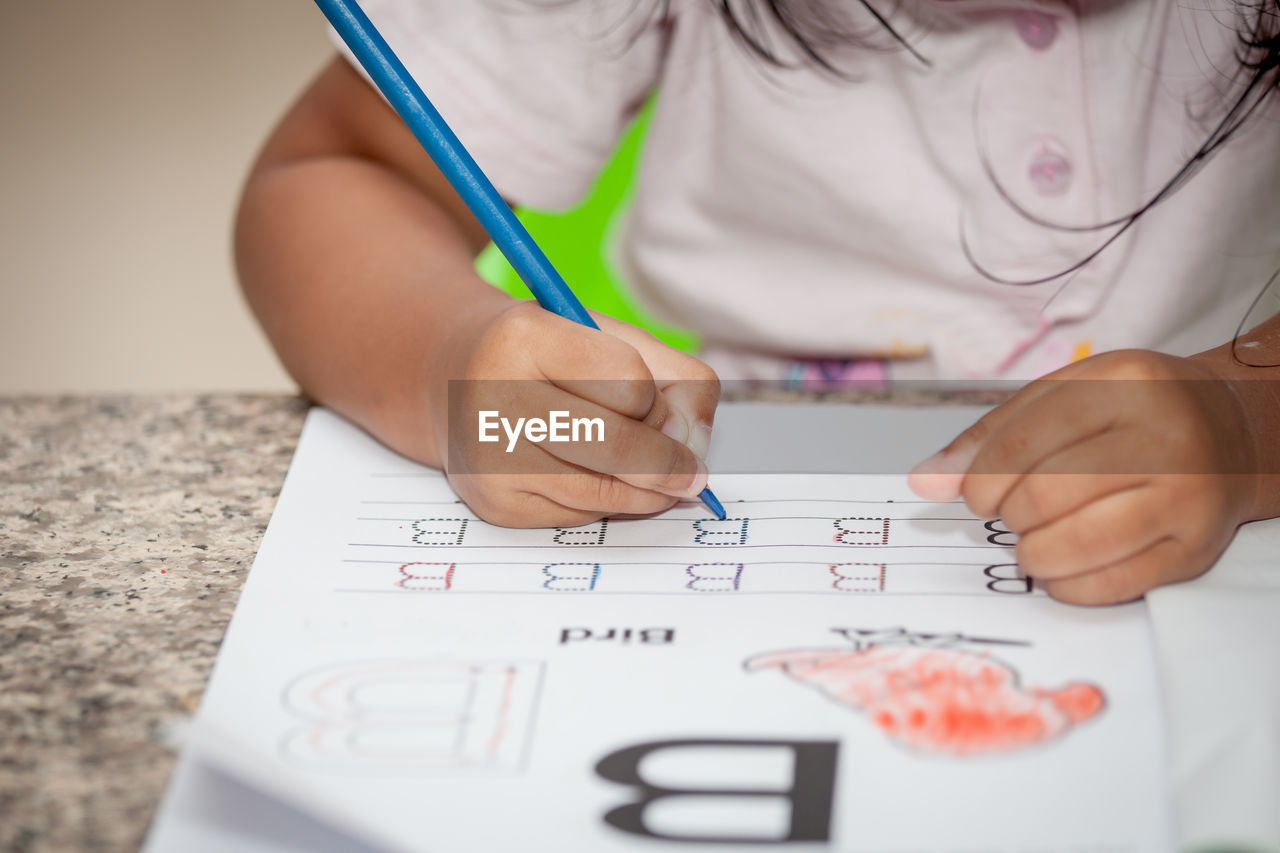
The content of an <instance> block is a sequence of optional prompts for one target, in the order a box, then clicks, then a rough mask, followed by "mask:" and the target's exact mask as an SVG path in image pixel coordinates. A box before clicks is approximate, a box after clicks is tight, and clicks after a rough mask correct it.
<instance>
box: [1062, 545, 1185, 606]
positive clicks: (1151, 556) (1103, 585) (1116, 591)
mask: <svg viewBox="0 0 1280 853" xmlns="http://www.w3.org/2000/svg"><path fill="white" fill-rule="evenodd" d="M1171 566H1173V567H1180V568H1179V569H1178V570H1176V571H1175V572H1173V573H1171V572H1170V567H1171ZM1207 568H1208V563H1204V564H1202V565H1198V564H1196V563H1194V562H1188V561H1187V559H1186V548H1185V546H1184V545H1183V543H1181V542H1180V541H1178V540H1176V539H1160V540H1158V541H1156V542H1153V543H1152V544H1151V545H1150V546H1149V547H1148V548H1146V549H1145V550H1143V551H1140V552H1138V553H1136V554H1133V555H1131V556H1129V557H1128V558H1126V559H1124V560H1121V561H1120V562H1118V563H1113V564H1111V565H1109V566H1105V567H1103V568H1099V569H1097V570H1095V571H1092V572H1086V573H1084V574H1077V575H1071V576H1069V577H1064V578H1054V579H1050V580H1046V581H1043V582H1042V584H1041V585H1042V586H1043V588H1044V590H1045V592H1047V593H1048V594H1049V595H1051V596H1053V597H1054V598H1056V599H1057V600H1059V601H1062V602H1066V603H1067V604H1081V605H1086V606H1099V605H1105V604H1121V603H1123V602H1126V601H1134V600H1136V599H1138V598H1141V597H1142V596H1143V595H1144V594H1145V593H1146V592H1147V591H1148V590H1150V589H1152V588H1153V587H1156V586H1159V585H1160V584H1165V583H1173V582H1175V581H1180V580H1190V579H1191V578H1193V577H1196V576H1197V575H1199V574H1201V573H1203V572H1204V571H1205V570H1206V569H1207Z"/></svg>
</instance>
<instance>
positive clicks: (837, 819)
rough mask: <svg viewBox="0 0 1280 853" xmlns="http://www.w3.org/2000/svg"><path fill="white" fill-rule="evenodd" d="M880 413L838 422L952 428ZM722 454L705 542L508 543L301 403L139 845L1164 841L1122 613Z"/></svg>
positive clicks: (1145, 673) (1143, 696)
mask: <svg viewBox="0 0 1280 853" xmlns="http://www.w3.org/2000/svg"><path fill="white" fill-rule="evenodd" d="M777 408H778V407H773V409H769V408H768V407H751V406H745V405H744V406H732V405H726V406H724V407H722V411H721V414H720V415H719V417H718V426H717V437H716V441H717V451H719V450H720V447H722V446H728V447H733V446H736V445H742V444H743V441H744V438H743V437H744V436H750V435H752V434H753V430H754V431H755V434H757V435H758V434H760V433H761V432H762V430H761V428H760V419H761V418H764V417H774V416H776V415H777V412H776V409H777ZM810 408H812V407H810ZM795 411H796V412H797V413H803V412H804V411H805V408H804V407H801V408H799V409H797V410H795ZM849 411H850V410H848V409H846V410H845V412H846V415H847V414H848V412H849ZM888 411H889V410H883V409H868V410H866V411H865V413H864V414H863V415H854V416H853V417H852V418H851V419H850V420H849V421H848V427H849V429H850V430H851V431H852V434H854V435H858V436H863V435H866V433H864V432H859V429H860V427H859V424H863V425H864V426H866V427H867V429H870V428H871V427H872V426H874V424H875V423H881V424H883V423H888V421H886V420H885V419H886V418H889V417H892V418H896V419H898V421H899V422H901V420H902V419H906V421H908V422H910V423H913V424H916V425H917V426H919V425H924V426H923V427H922V430H923V431H922V432H919V434H920V435H928V436H929V437H928V438H924V439H920V440H921V441H934V440H935V438H936V439H937V440H938V441H942V440H945V438H946V437H947V436H948V435H949V433H951V432H954V430H955V429H958V428H960V427H962V426H964V425H965V424H966V423H967V422H968V421H969V420H971V419H972V415H973V412H971V411H970V412H965V411H956V410H945V409H920V410H909V409H908V410H904V409H894V410H892V412H893V414H892V415H890V414H888ZM771 412H772V414H770V413H771ZM783 417H790V418H791V419H792V420H791V423H792V425H793V427H794V429H793V430H792V433H791V435H790V439H789V440H793V441H795V442H796V443H797V444H805V443H811V442H812V441H813V439H812V438H811V437H806V436H805V435H804V423H803V422H802V421H799V420H797V419H796V418H797V415H795V414H792V415H784V416H783ZM859 417H862V418H863V420H861V421H859V419H858V418H859ZM931 430H932V432H931ZM935 432H936V433H938V435H936V436H934V435H933V433H935ZM894 433H895V435H897V436H898V444H899V445H905V446H904V447H902V452H903V453H905V454H908V455H910V454H923V453H928V452H931V451H932V450H934V449H936V446H927V445H926V446H921V447H915V446H912V440H907V439H903V438H902V436H904V435H908V434H910V435H915V434H916V433H912V432H911V429H910V428H908V427H895V428H894ZM770 440H771V441H779V440H788V439H786V438H783V437H781V436H779V435H777V434H776V433H775V434H773V435H771V436H770ZM868 446H869V447H871V448H872V451H874V449H875V447H876V444H875V442H871V443H869V445H868ZM749 455H750V454H749V453H748V454H746V456H747V457H749ZM873 455H874V452H873ZM738 458H739V461H740V460H741V459H742V458H744V455H743V454H742V453H739V454H738ZM877 458H883V457H877ZM722 460H725V457H724V454H723V453H722V454H721V456H720V457H719V458H717V456H716V455H715V454H713V456H712V459H711V461H710V464H711V470H712V472H713V479H712V485H713V487H714V489H715V491H716V493H717V495H718V496H719V497H720V498H721V500H722V501H723V502H724V505H725V508H726V510H727V512H728V516H729V517H728V519H727V520H723V521H720V520H716V519H714V518H712V517H711V516H710V515H709V514H708V513H707V511H706V510H705V508H703V507H702V506H701V505H700V504H696V503H684V504H680V505H679V506H677V507H676V508H674V509H672V510H670V511H668V512H666V513H663V514H661V515H659V516H657V517H654V518H646V519H606V520H603V521H600V522H597V523H595V524H591V525H587V526H583V527H577V528H561V529H549V530H548V529H542V530H512V529H503V528H498V527H494V526H491V525H489V524H486V523H485V522H483V521H481V520H480V519H479V518H477V516H476V515H475V514H473V513H472V512H470V510H468V508H467V507H466V506H465V505H464V504H462V503H460V502H459V501H458V500H457V498H456V497H455V496H454V494H453V492H452V491H451V490H450V488H449V486H448V483H447V482H446V480H445V479H444V477H443V476H442V475H441V474H439V473H437V472H434V471H431V470H429V469H426V468H423V467H421V466H418V465H415V464H413V463H411V462H408V461H407V460H404V459H402V458H401V457H399V456H397V455H395V454H394V453H392V452H390V451H389V450H387V449H385V448H383V447H382V446H380V445H379V444H377V443H376V442H375V441H373V440H372V439H370V438H369V437H368V436H366V435H365V434H363V433H362V432H360V431H359V430H358V429H356V428H355V427H353V426H351V425H350V424H348V423H346V422H345V421H343V420H341V419H340V418H339V417H337V416H336V415H334V414H332V413H330V412H327V411H325V410H321V409H317V410H314V411H313V412H312V413H311V415H310V416H309V418H308V421H307V424H306V427H305V429H304V432H303V435H302V438H301V440H300V443H299V446H298V450H297V454H296V456H295V459H294V462H293V465H292V467H291V469H290V472H289V475H288V478H287V480H286V483H285V486H284V490H283V492H282V494H281V497H280V501H279V504H278V506H277V509H276V512H275V515H274V516H273V518H272V521H271V524H270V527H269V529H268V531H267V533H266V535H265V537H264V539H263V543H262V547H261V550H260V552H259V554H258V558H257V560H256V562H255V563H254V566H253V569H252V571H251V573H250V575H249V578H248V581H247V583H246V585H245V589H244V592H243V594H242V596H241V599H240V602H239V605H238V607H237V609H236V612H235V616H234V618H233V619H232V622H231V625H230V628H229V629H228V632H227V636H226V640H225V642H224V644H223V646H222V649H221V653H220V655H219V658H218V662H217V666H216V669H215V671H214V674H213V677H212V679H211V681H210V684H209V687H208V690H207V692H206V695H205V697H204V702H203V704H202V706H201V708H200V711H199V714H198V716H197V720H196V722H195V723H194V724H193V726H192V728H191V730H190V732H189V738H188V743H187V749H186V753H185V754H184V759H183V762H182V765H181V768H180V770H179V772H178V774H177V775H176V777H175V780H174V783H173V785H172V786H171V790H170V794H169V796H168V797H167V799H166V802H165V805H164V807H163V808H162V811H161V814H160V817H159V818H158V820H157V822H156V824H155V826H154V827H153V830H152V833H151V836H150V838H149V840H148V849H149V850H151V851H169V850H182V851H201V850H262V851H278V850H324V849H334V850H339V849H343V850H349V849H371V850H374V849H379V850H381V849H385V850H422V851H442V853H443V851H489V850H493V851H499V850H520V851H579V850H580V851H593V853H594V851H612V850H623V851H630V850H638V851H643V850H654V851H668V850H669V851H695V850H696V851H705V850H725V849H731V850H732V849H739V848H745V847H747V846H748V845H751V846H758V845H759V844H760V843H770V844H773V845H776V846H780V847H781V848H782V849H792V848H793V847H794V848H799V849H804V850H833V851H837V850H838V851H848V853H907V851H939V853H960V851H977V850H981V851H991V852H992V853H1001V852H1002V851H1008V853H1022V851H1037V853H1130V851H1133V852H1134V853H1137V851H1160V853H1165V851H1168V850H1170V849H1172V848H1173V846H1174V844H1173V841H1172V836H1171V814H1170V808H1169V801H1170V800H1169V791H1168V787H1167V783H1166V780H1167V768H1166V762H1165V755H1164V744H1165V728H1164V723H1163V720H1164V715H1163V713H1162V707H1161V702H1160V696H1159V690H1158V685H1157V681H1156V672H1157V668H1156V666H1155V662H1154V659H1153V651H1152V641H1151V631H1150V625H1149V621H1148V618H1147V611H1146V605H1144V604H1142V603H1137V604H1132V605H1126V606H1122V607H1114V608H1101V609H1088V608H1077V607H1071V606H1067V605H1062V604H1059V603H1057V602H1054V601H1053V600H1051V599H1049V598H1048V597H1047V596H1045V595H1044V594H1043V593H1042V592H1041V591H1040V590H1039V589H1037V588H1036V587H1035V586H1034V584H1033V583H1032V582H1030V581H1029V580H1027V579H1025V578H1024V577H1023V576H1022V575H1021V574H1020V573H1019V571H1018V567H1017V565H1016V563H1015V560H1014V549H1013V545H1014V544H1015V542H1016V539H1015V537H1014V536H1013V535H1012V534H1010V533H1009V532H1008V531H1006V530H1005V529H1004V528H1003V527H1001V525H1000V523H999V521H983V520H980V519H977V518H975V517H974V516H972V514H970V513H969V512H968V511H967V510H966V509H965V507H964V506H963V504H960V503H946V504H939V503H931V502H927V501H921V500H920V499H918V498H916V497H915V496H914V495H913V494H912V493H911V492H910V491H908V490H907V489H906V486H905V482H904V478H903V476H902V475H901V473H892V472H891V471H892V469H893V467H894V466H893V465H889V466H886V467H885V468H883V469H879V472H878V473H839V474H823V473H803V474H798V473H785V472H777V471H774V470H766V471H765V472H764V473H759V472H757V473H750V472H747V471H746V470H744V469H745V468H750V465H745V466H744V465H742V464H736V465H731V464H729V463H728V460H725V461H723V462H722ZM855 467H856V466H855ZM806 468H807V466H805V465H803V464H797V465H795V466H793V470H806ZM901 470H905V469H901ZM196 790H199V791H201V792H203V793H202V794H201V795H200V796H196V795H195V794H194V792H195V791H196ZM212 792H221V793H212Z"/></svg>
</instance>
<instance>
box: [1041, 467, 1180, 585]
mask: <svg viewBox="0 0 1280 853" xmlns="http://www.w3.org/2000/svg"><path fill="white" fill-rule="evenodd" d="M1150 488H1151V487H1150V486H1137V487H1134V488H1128V489H1125V490H1123V491H1120V492H1116V493H1114V494H1110V495H1107V496H1105V497H1102V498H1099V499H1098V500H1095V501H1092V502H1090V503H1089V504H1087V505H1085V506H1084V507H1082V508H1081V509H1079V510H1078V511H1076V512H1073V513H1071V514H1069V515H1067V516H1065V517H1063V518H1060V519H1058V520H1057V521H1053V522H1051V523H1049V524H1046V525H1043V526H1041V527H1037V528H1035V529H1034V530H1032V531H1031V532H1029V533H1025V534H1022V535H1020V536H1019V537H1018V545H1017V554H1018V565H1019V566H1021V567H1022V570H1023V571H1024V572H1026V573H1027V574H1028V575H1030V576H1031V577H1034V578H1037V579H1041V580H1054V579H1061V578H1067V577H1071V576H1072V575H1079V574H1087V573H1089V572H1092V571H1096V570H1098V569H1102V568H1105V567H1106V566H1109V565H1112V564H1115V563H1119V562H1122V561H1124V560H1128V559H1130V558H1132V557H1133V556H1134V555H1136V554H1138V553H1140V552H1142V551H1145V550H1146V549H1147V548H1149V547H1151V545H1152V544H1154V543H1155V542H1156V541H1158V540H1160V539H1163V538H1166V537H1167V536H1168V535H1169V532H1168V530H1167V526H1168V525H1167V519H1164V518H1160V517H1159V515H1158V513H1157V512H1156V508H1157V507H1158V505H1159V503H1158V502H1157V501H1153V500H1152V499H1151V495H1150V493H1149V491H1148V490H1149V489H1150Z"/></svg>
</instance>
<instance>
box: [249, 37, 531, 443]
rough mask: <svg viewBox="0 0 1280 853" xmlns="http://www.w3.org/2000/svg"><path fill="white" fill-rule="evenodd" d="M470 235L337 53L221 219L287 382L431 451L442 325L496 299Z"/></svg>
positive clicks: (492, 307)
mask: <svg viewBox="0 0 1280 853" xmlns="http://www.w3.org/2000/svg"><path fill="white" fill-rule="evenodd" d="M485 242H486V236H485V234H484V232H483V230H482V229H481V228H480V227H479V225H478V224H477V223H476V222H475V220H474V219H473V218H472V217H471V216H470V214H469V212H468V211H467V210H466V208H465V205H463V204H462V202H461V201H460V200H459V199H458V197H457V196H456V195H455V194H453V192H452V190H451V189H450V188H449V186H448V184H447V182H446V181H445V180H444V178H443V176H442V175H441V174H440V173H439V171H438V170H436V169H435V167H434V166H433V165H432V164H431V162H430V160H429V159H428V158H427V156H426V154H425V153H424V152H423V151H422V150H421V148H420V147H419V146H418V144H417V142H416V141H415V140H414V139H413V137H412V136H411V135H410V134H409V133H408V131H407V130H406V129H405V128H404V126H403V124H402V123H401V122H400V121H399V119H398V118H397V117H396V116H395V114H394V113H393V112H392V111H391V109H390V108H389V107H388V106H387V105H386V104H385V103H384V102H383V101H382V100H381V99H380V98H379V97H378V96H377V94H376V93H375V92H373V90H372V89H371V88H370V87H369V86H368V84H367V83H365V81H364V80H363V79H361V78H360V77H359V76H358V75H357V74H356V73H355V72H354V71H353V70H352V69H351V68H350V67H349V66H347V64H346V63H345V62H343V61H342V60H335V61H334V62H332V63H331V64H330V65H329V67H328V68H327V69H326V70H325V71H324V72H323V73H322V74H321V75H320V76H319V77H318V78H317V79H316V81H315V82H314V83H313V84H312V85H311V87H310V88H309V89H308V90H307V91H306V92H305V93H304V94H303V95H302V97H301V98H300V99H299V101H298V102H297V103H296V104H295V105H294V106H293V108H292V109H291V110H290V111H289V113H288V114H287V115H286V116H285V118H284V119H283V120H282V122H281V124H280V126H279V127H278V128H277V129H276V130H275V132H274V133H273V135H272V137H271V139H270V140H269V141H268V142H267V144H266V146H265V147H264V149H263V151H262V153H261V155H260V156H259V159H258V162H257V164H256V165H255V167H254V169H253V172H252V173H251V175H250V177H249V180H248V182H247V183H246V186H245V190H244V194H243V197H242V199H241V205H240V211H239V215H238V218H237V221H236V234H235V250H236V262H237V267H238V269H239V274H240V281H241V286H242V287H243V289H244V292H245V295H246V297H247V298H248V301H249V303H250V305H251V306H252V308H253V310H254V312H255V313H256V314H257V316H258V319H259V321H260V322H261V323H262V326H263V328H264V330H265V331H266V333H267V335H268V337H269V338H270V339H271V342H272V344H273V345H274V346H275V349H276V352H277V353H278V354H279V356H280V358H281V360H282V361H283V363H284V365H285V367H286V368H287V369H288V371H289V372H290V374H292V376H293V377H294V378H295V379H296V380H297V382H298V383H299V385H300V386H301V387H302V389H303V390H304V391H305V392H306V393H307V394H308V395H310V396H311V397H313V398H314V399H316V400H317V401H319V402H321V403H324V404H325V405H328V406H331V407H333V408H334V409H336V410H338V411H339V412H341V413H342V414H344V415H346V416H347V417H349V418H351V419H352V420H354V421H356V422H357V423H359V424H360V425H361V426H363V427H364V428H365V429H367V430H369V431H370V432H371V433H372V434H373V435H375V436H376V437H377V438H379V439H380V440H381V441H383V442H384V443H386V444H387V445H389V446H391V447H393V448H394V449H396V450H398V451H400V452H402V453H405V454H406V455H408V456H411V457H413V458H415V459H418V460H421V461H424V462H428V463H430V464H432V465H437V466H439V465H440V461H441V460H440V454H439V453H438V452H437V450H436V446H435V445H436V442H435V440H434V439H435V436H436V435H437V434H438V432H439V431H438V430H437V427H438V426H439V424H438V423H437V422H436V421H435V420H434V416H436V414H437V413H436V412H434V411H432V409H433V406H432V405H431V400H432V398H433V394H434V398H435V399H439V398H440V397H441V396H442V395H441V393H439V386H440V385H441V384H442V383H443V382H444V379H445V377H443V376H441V375H440V365H441V363H442V361H443V355H444V354H445V352H446V351H447V349H448V341H449V336H450V334H451V333H456V332H457V331H458V330H459V329H460V328H462V327H464V326H465V325H466V323H467V321H468V319H469V318H471V317H474V316H476V315H477V314H478V313H482V312H486V311H489V312H496V311H499V310H501V309H502V308H503V307H505V305H506V304H507V303H508V302H509V300H508V299H507V297H506V296H504V295H503V294H501V293H500V292H498V291H497V290H495V289H493V288H491V287H489V286H488V285H487V284H485V283H484V282H483V281H481V280H480V279H479V277H478V276H477V275H476V274H475V271H474V266H473V263H474V257H475V254H476V252H477V251H479V249H480V248H481V247H482V246H483V245H484V244H485ZM433 388H434V389H436V390H435V391H434V392H433V390H432V389H433ZM434 408H443V405H442V404H440V405H437V406H435V407H434ZM439 417H441V418H442V417H443V412H440V413H439Z"/></svg>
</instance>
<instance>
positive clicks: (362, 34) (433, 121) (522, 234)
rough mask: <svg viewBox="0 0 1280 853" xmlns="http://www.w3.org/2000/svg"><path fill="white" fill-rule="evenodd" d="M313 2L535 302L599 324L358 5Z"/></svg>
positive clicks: (710, 501) (715, 507) (706, 497)
mask: <svg viewBox="0 0 1280 853" xmlns="http://www.w3.org/2000/svg"><path fill="white" fill-rule="evenodd" d="M462 2H466V0H462ZM316 5H317V6H319V7H320V11H321V12H323V13H324V16H325V17H326V18H328V19H329V23H330V24H332V25H333V28H334V29H335V30H337V32H338V35H340V36H341V37H342V40H343V41H344V42H346V45H347V47H348V48H350V49H351V52H352V53H353V54H354V55H355V57H356V59H357V60H358V61H359V62H360V65H361V66H363V67H364V70H365V72H366V73H367V74H368V75H369V78H370V79H371V80H373V82H374V84H375V85H377V87H378V89H379V90H380V91H381V92H382V94H383V96H384V97H385V98H386V99H387V101H388V102H389V103H390V104H391V106H392V108H393V109H395V111H396V112H397V113H399V114H400V118H401V119H403V120H404V123H405V124H406V125H408V127H409V130H410V131H412V132H413V135H414V136H415V137H417V139H418V142H420V143H422V147H423V148H425V149H426V151H427V154H429V155H430V156H431V159H432V160H433V161H435V164H436V167H437V168H438V169H439V170H440V171H441V172H442V173H443V174H444V176H445V177H446V178H447V179H448V180H449V183H450V184H451V185H452V186H453V189H454V191H455V192H457V193H458V195H459V196H460V197H461V198H462V200H463V201H464V202H466V205H467V207H468V208H470V209H471V213H472V214H473V215H474V216H475V218H476V219H477V220H478V221H479V222H480V224H481V225H482V226H484V230H485V231H486V232H488V234H489V237H490V239H492V240H493V242H494V245H496V246H497V247H498V250H499V251H501V252H502V254H503V255H504V256H505V257H506V259H507V260H508V261H509V262H510V263H511V266H512V267H513V268H514V269H515V271H516V272H517V273H518V274H519V275H520V278H522V279H523V280H524V283H525V284H526V285H528V286H529V291H530V292H531V293H532V294H533V298H534V299H536V300H538V304H539V305H541V306H542V307H543V308H545V309H547V310H548V311H551V312H552V313H554V314H558V315H560V316H561V317H565V318H567V319H569V320H572V321H573V322H575V323H579V324H581V325H583V326H589V327H591V328H593V329H598V328H600V327H599V326H597V325H596V322H595V321H594V320H593V319H591V315H590V314H588V313H587V309H586V308H584V307H582V303H581V302H579V301H578V297H576V296H574V295H573V291H572V290H570V289H569V285H567V284H566V283H565V281H564V279H563V278H561V277H560V273H558V272H556V268H555V267H553V266H552V265H551V261H549V260H547V256H546V255H545V254H543V252H542V250H541V249H540V248H538V244H537V243H535V242H534V241H533V237H532V236H531V235H530V234H529V232H528V230H527V229H526V228H525V227H524V225H522V224H521V223H520V220H519V219H517V218H516V215H515V214H514V213H512V212H511V208H510V207H508V206H507V203H506V202H505V201H503V199H502V196H501V195H500V194H499V193H498V191H497V189H495V188H494V186H493V184H492V182H490V180H489V179H488V177H486V176H485V174H484V172H483V171H481V170H480V166H479V165H478V164H477V163H476V161H475V160H473V159H472V157H471V155H470V154H469V153H467V149H466V148H465V147H463V145H462V142H461V141H460V140H459V139H458V137H457V136H456V135H454V132H453V131H452V130H451V129H450V128H449V125H448V124H446V123H445V120H444V118H443V117H441V115H440V113H439V112H437V111H436V108H435V107H434V106H433V105H432V104H431V101H430V100H429V99H428V98H427V96H426V94H425V93H424V92H423V91H422V87H420V86H419V85H418V83H417V81H415V80H414V79H413V76H412V75H411V74H410V73H409V71H408V69H406V68H405V67H404V63H402V62H401V61H400V58H399V57H397V56H396V55H395V52H394V51H392V50H391V47H390V45H388V44H387V42H386V39H384V38H383V37H382V34H381V33H379V32H378V29H377V27H375V26H374V25H373V22H372V21H370V20H369V16H368V15H366V14H365V13H364V10H363V9H361V8H360V5H359V4H358V3H356V2H355V0H316ZM698 497H699V498H701V499H702V502H703V503H704V504H706V505H707V509H709V510H711V512H713V513H714V514H715V516H716V518H720V519H723V518H724V517H725V511H724V507H723V506H722V505H721V504H720V501H719V500H718V499H717V498H716V496H715V495H714V494H712V493H711V489H709V488H708V489H703V490H702V493H701V494H699V495H698Z"/></svg>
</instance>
